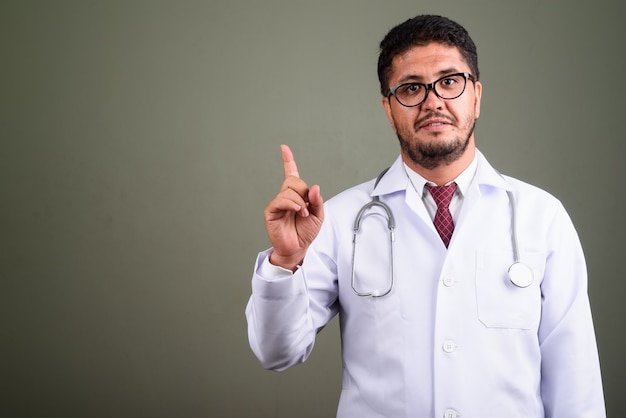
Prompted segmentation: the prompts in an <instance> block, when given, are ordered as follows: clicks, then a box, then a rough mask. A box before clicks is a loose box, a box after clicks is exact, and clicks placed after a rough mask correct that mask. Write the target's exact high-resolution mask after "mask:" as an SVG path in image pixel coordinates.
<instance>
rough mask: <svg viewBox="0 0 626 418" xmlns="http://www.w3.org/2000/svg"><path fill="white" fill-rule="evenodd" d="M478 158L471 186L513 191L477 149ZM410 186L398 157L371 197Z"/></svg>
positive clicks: (400, 159)
mask: <svg viewBox="0 0 626 418" xmlns="http://www.w3.org/2000/svg"><path fill="white" fill-rule="evenodd" d="M476 154H477V157H478V166H477V167H476V174H475V176H474V179H473V180H472V183H471V186H470V187H473V186H478V188H479V189H480V187H481V186H487V187H495V188H500V189H504V190H507V191H509V190H511V185H510V183H509V182H508V181H506V179H505V177H504V176H503V175H502V174H500V173H499V172H498V171H497V170H496V169H495V168H493V167H492V166H491V164H489V162H488V161H487V159H486V158H485V156H484V155H483V154H482V153H481V152H480V151H479V150H478V149H476ZM409 185H410V182H409V178H408V176H407V175H406V172H405V171H404V166H403V163H402V158H401V157H400V156H398V158H396V160H395V161H394V163H393V164H392V165H391V167H389V170H388V171H387V172H386V173H385V175H384V176H383V177H382V178H381V179H380V182H379V183H378V185H377V186H376V188H375V189H374V190H373V191H372V193H371V196H372V197H373V196H384V195H387V194H391V193H395V192H398V191H403V190H406V188H407V187H408V186H409Z"/></svg>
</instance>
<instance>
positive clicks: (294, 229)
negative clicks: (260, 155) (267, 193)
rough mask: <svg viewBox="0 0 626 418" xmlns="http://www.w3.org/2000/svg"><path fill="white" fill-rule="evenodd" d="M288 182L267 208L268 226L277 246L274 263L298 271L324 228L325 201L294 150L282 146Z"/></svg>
mask: <svg viewBox="0 0 626 418" xmlns="http://www.w3.org/2000/svg"><path fill="white" fill-rule="evenodd" d="M281 151H282V156H283V168H284V172H285V181H284V182H283V185H282V187H281V188H280V192H279V193H278V195H276V197H275V198H274V199H273V200H272V201H271V202H270V203H269V204H268V205H267V207H266V208H265V212H264V215H265V229H266V230H267V235H268V236H269V239H270V241H271V243H272V247H273V248H274V250H273V252H272V254H271V256H270V262H271V263H272V264H274V265H277V266H280V267H283V268H286V269H289V270H292V271H294V270H295V269H296V267H297V266H298V264H299V263H300V262H301V261H302V260H303V259H304V255H305V254H306V250H307V249H308V248H309V246H310V245H311V243H312V242H313V240H314V239H315V237H316V236H317V234H318V233H319V231H320V228H321V227H322V222H323V220H324V201H323V199H322V196H321V194H320V188H319V186H317V185H315V186H312V187H311V188H309V186H307V184H306V183H305V182H304V181H303V180H302V179H300V174H299V173H298V167H297V165H296V161H295V160H294V158H293V153H292V152H291V150H290V149H289V147H288V146H287V145H281Z"/></svg>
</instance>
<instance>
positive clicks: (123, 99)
mask: <svg viewBox="0 0 626 418" xmlns="http://www.w3.org/2000/svg"><path fill="white" fill-rule="evenodd" d="M424 12H428V13H437V14H444V15H447V16H449V17H451V18H453V19H455V20H458V21H459V22H460V23H462V24H463V25H465V26H466V27H467V28H468V30H469V31H470V33H471V34H472V35H473V37H474V40H475V41H476V43H477V45H478V48H479V57H480V65H481V70H482V82H483V86H484V89H483V108H482V117H481V120H480V122H479V125H478V128H477V141H478V145H479V148H480V149H481V150H482V151H483V152H484V153H485V154H486V155H487V157H488V158H489V159H490V160H491V161H492V163H493V164H494V165H495V166H496V167H498V168H499V169H500V170H501V171H502V172H505V173H508V174H512V175H514V176H517V177H520V178H522V179H524V180H527V181H529V182H531V183H534V184H536V185H538V186H540V187H543V188H545V189H547V190H549V191H550V192H552V193H554V194H555V195H557V196H558V197H559V198H561V199H562V201H563V202H564V204H565V205H566V207H567V208H568V210H569V211H570V214H571V216H572V218H573V220H574V222H575V224H576V226H577V228H578V231H579V234H580V236H581V239H582V242H583V245H584V248H585V251H586V254H587V258H588V267H589V273H590V282H589V292H590V296H591V301H592V307H593V311H594V314H595V322H596V327H597V334H598V343H599V349H600V353H601V361H602V366H603V375H604V382H605V389H606V400H607V408H608V411H609V415H610V416H623V415H624V414H625V413H626V401H625V399H624V396H623V388H622V382H623V381H624V379H626V367H625V362H624V357H623V354H624V353H625V352H626V338H625V335H624V325H623V322H622V321H623V318H624V317H625V315H626V308H625V304H624V296H623V295H624V292H625V291H626V284H625V282H626V277H625V276H624V270H623V269H621V268H620V267H619V266H620V265H621V261H622V257H623V256H624V253H625V251H624V250H625V245H624V238H623V237H624V235H625V234H626V228H625V227H624V220H623V217H622V216H621V214H620V213H619V210H620V209H623V208H624V207H625V206H626V202H625V197H624V192H623V191H622V189H623V184H622V180H623V179H624V174H625V168H624V154H625V151H626V149H625V148H626V147H625V143H626V141H624V134H623V131H624V121H625V118H624V110H625V106H624V96H625V94H626V83H624V65H623V64H624V47H623V42H624V40H625V38H626V29H625V26H626V25H624V23H623V19H624V16H626V13H625V6H624V3H623V2H618V1H614V0H611V1H609V0H596V1H589V0H582V1H578V2H570V1H566V0H557V1H538V0H531V1H526V2H521V1H496V0H493V1H489V0H477V1H466V0H457V1H447V2H420V1H371V0H370V1H365V0H352V1H336V0H322V1H293V0H292V1H288V0H283V1H281V0H271V1H256V0H244V1H230V0H229V1H225V0H219V1H215V0H213V1H173V0H172V1H156V0H155V1H132V0H131V1H121V0H120V1H113V0H112V1H104V0H100V1H86V0H85V1H44V0H41V1H18V0H4V1H2V2H1V3H0V52H1V55H0V60H1V62H0V83H2V84H1V86H2V87H1V89H0V202H1V203H0V211H1V216H0V330H1V331H0V338H1V342H0V384H1V386H0V398H1V399H0V415H2V416H7V417H65V418H67V417H151V418H152V417H299V418H302V417H304V418H306V417H322V416H334V411H335V408H336V402H337V399H338V394H339V390H340V368H341V363H340V357H339V349H340V347H339V338H338V335H337V332H338V330H337V322H336V320H335V321H333V323H331V325H330V326H329V327H328V328H327V329H326V330H325V331H324V332H323V333H322V334H321V335H320V338H319V341H318V343H317V346H316V349H315V350H314V353H313V355H312V357H311V358H310V360H309V361H308V362H307V363H306V364H304V365H302V366H299V367H296V368H293V369H291V370H289V371H287V372H284V373H280V374H278V373H274V372H268V371H265V370H263V369H262V368H261V367H260V366H259V364H258V363H257V361H256V359H255V358H254V357H253V355H252V354H251V352H250V350H249V348H248V345H247V337H246V323H245V319H244V314H243V310H244V306H245V304H246V301H247V298H248V295H249V291H250V284H249V281H250V274H251V271H252V265H253V261H254V258H255V255H256V253H257V251H259V250H262V249H264V248H266V247H267V246H268V241H267V238H266V236H265V232H264V227H263V220H262V211H263V208H264V206H265V204H266V203H267V201H268V200H269V199H270V198H271V197H272V196H274V194H275V193H276V192H277V189H278V187H279V185H280V183H281V176H282V167H281V162H280V151H279V144H280V143H283V142H284V143H288V144H290V145H291V146H292V149H293V150H294V153H295V154H296V159H297V161H298V163H299V167H300V173H301V175H302V176H303V177H304V178H305V179H307V180H308V181H310V182H312V183H319V184H321V187H322V192H323V194H324V196H325V197H326V198H328V197H330V196H332V195H333V194H335V193H337V192H338V191H340V190H342V189H344V188H345V187H347V186H350V185H353V184H355V183H357V182H361V181H364V180H366V179H369V178H372V177H374V176H375V175H376V174H377V173H378V172H379V170H380V169H381V168H383V167H385V166H386V165H388V164H389V163H390V162H391V161H392V159H393V158H394V157H395V156H396V154H397V153H398V145H397V140H396V139H395V136H394V135H393V133H392V132H391V130H390V129H389V127H388V123H387V120H386V118H385V116H384V113H383V110H382V107H381V106H380V96H379V93H378V85H377V78H376V71H375V63H376V58H377V45H378V42H379V41H380V39H381V38H382V37H383V36H384V34H385V33H386V32H387V30H389V29H390V28H391V27H392V26H393V25H395V24H397V23H399V22H401V21H403V20H405V19H407V18H409V17H412V16H414V15H416V14H419V13H424Z"/></svg>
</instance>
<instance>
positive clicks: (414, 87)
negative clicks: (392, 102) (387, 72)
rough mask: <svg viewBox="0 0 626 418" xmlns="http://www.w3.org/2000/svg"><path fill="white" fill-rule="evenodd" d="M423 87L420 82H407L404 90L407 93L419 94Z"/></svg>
mask: <svg viewBox="0 0 626 418" xmlns="http://www.w3.org/2000/svg"><path fill="white" fill-rule="evenodd" d="M421 89H422V86H420V85H419V84H407V85H406V86H405V87H404V92H405V93H406V94H417V93H419V92H420V90H421Z"/></svg>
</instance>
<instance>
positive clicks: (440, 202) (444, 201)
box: [426, 183, 456, 209]
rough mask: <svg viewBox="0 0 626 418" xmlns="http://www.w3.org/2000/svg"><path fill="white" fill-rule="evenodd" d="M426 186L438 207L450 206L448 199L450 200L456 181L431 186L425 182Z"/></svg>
mask: <svg viewBox="0 0 626 418" xmlns="http://www.w3.org/2000/svg"><path fill="white" fill-rule="evenodd" d="M426 187H427V188H428V191H429V192H430V194H431V195H432V196H433V199H435V203H436V204H437V207H438V208H446V209H447V208H448V206H450V201H451V200H452V195H453V194H454V191H455V190H456V183H450V184H448V185H447V186H431V185H430V184H427V185H426Z"/></svg>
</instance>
